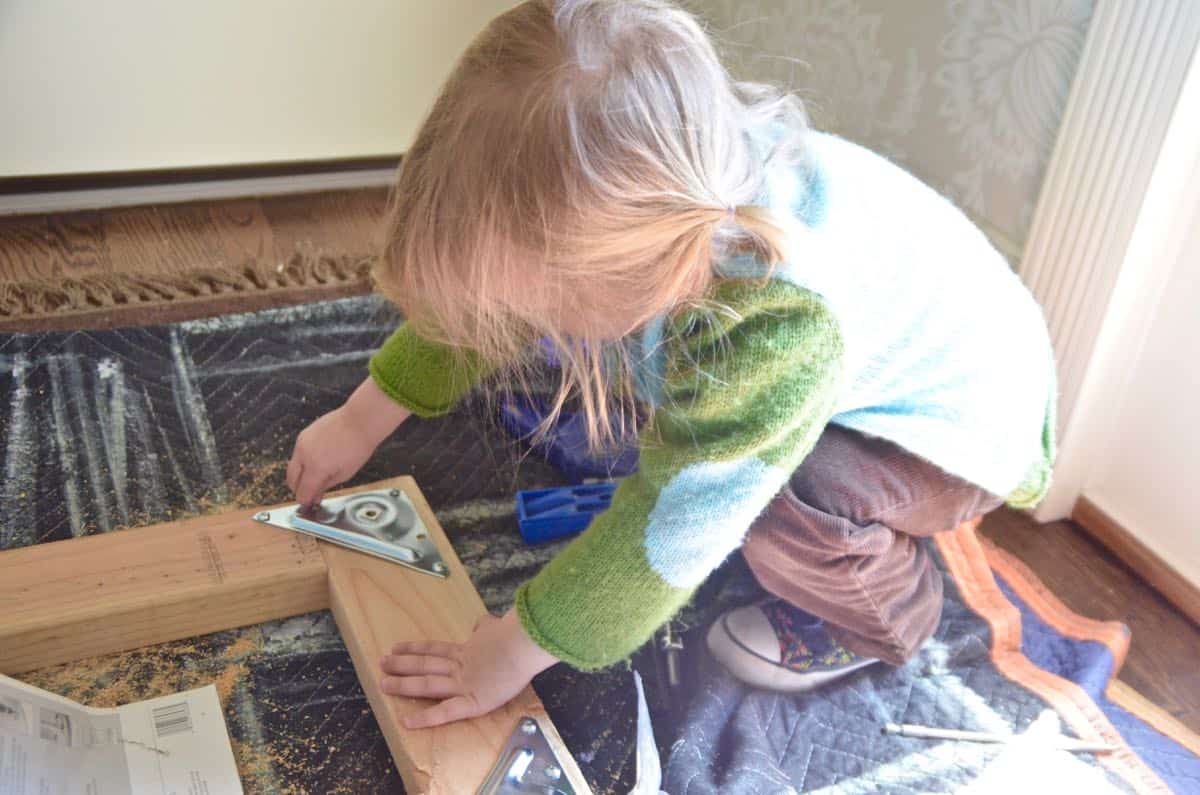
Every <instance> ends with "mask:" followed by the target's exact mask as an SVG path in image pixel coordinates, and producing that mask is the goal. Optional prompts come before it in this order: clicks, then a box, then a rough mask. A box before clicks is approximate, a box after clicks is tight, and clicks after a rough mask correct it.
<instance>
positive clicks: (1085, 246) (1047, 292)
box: [1019, 0, 1200, 521]
mask: <svg viewBox="0 0 1200 795" xmlns="http://www.w3.org/2000/svg"><path fill="white" fill-rule="evenodd" d="M1198 43H1200V2H1196V0H1153V2H1147V0H1098V2H1097V6H1096V11H1095V14H1094V16H1093V20H1092V24H1091V28H1090V29H1089V31H1088V36H1087V42H1086V44H1085V46H1084V51H1083V54H1082V57H1081V60H1080V65H1079V71H1078V73H1077V75H1076V78H1075V82H1074V84H1073V86H1072V90H1071V95H1070V98H1069V100H1068V103H1067V109H1066V112H1065V114H1064V116H1063V122H1062V127H1061V129H1060V132H1059V136H1058V140H1057V143H1056V145H1055V149H1054V153H1053V155H1052V157H1051V161H1050V164H1049V166H1048V168H1047V171H1046V178H1045V181H1044V183H1043V187H1042V192H1041V196H1040V198H1039V201H1038V207H1037V211H1036V213H1035V215H1034V219H1033V226H1032V228H1031V230H1030V235H1029V239H1028V241H1027V243H1026V247H1025V255H1024V257H1023V259H1022V262H1021V266H1020V269H1019V270H1020V274H1021V277H1022V278H1023V279H1024V281H1025V283H1026V284H1027V285H1029V287H1030V289H1031V290H1032V291H1033V293H1034V295H1035V296H1036V297H1037V298H1038V300H1039V301H1040V302H1041V304H1042V306H1043V308H1044V310H1045V313H1046V321H1047V324H1048V326H1049V328H1050V336H1051V340H1052V341H1053V343H1054V349H1055V352H1056V356H1057V359H1058V368H1059V387H1060V401H1059V438H1060V441H1061V443H1060V450H1059V458H1058V464H1057V466H1056V469H1055V481H1054V485H1053V486H1052V488H1051V491H1050V494H1049V495H1048V497H1047V499H1046V501H1045V502H1044V503H1043V505H1042V507H1041V508H1039V509H1038V511H1037V513H1036V516H1037V517H1038V518H1039V519H1041V520H1043V521H1048V520H1052V519H1059V518H1063V517H1065V516H1067V515H1069V514H1070V512H1071V509H1072V508H1073V507H1074V504H1075V501H1076V499H1077V498H1078V497H1079V495H1080V494H1081V492H1082V490H1083V488H1084V486H1085V485H1086V483H1087V478H1088V476H1089V473H1090V471H1091V464H1092V462H1094V461H1096V460H1098V458H1099V457H1100V456H1103V455H1106V454H1108V453H1109V450H1110V445H1111V435H1110V434H1109V433H1108V424H1106V419H1107V418H1109V417H1111V416H1113V414H1114V409H1115V407H1116V405H1117V403H1118V401H1119V400H1120V397H1121V395H1122V394H1123V392H1124V388H1125V384H1126V379H1125V373H1126V371H1127V368H1126V367H1124V366H1123V364H1124V363H1126V362H1129V361H1131V357H1132V356H1136V354H1137V353H1138V351H1139V350H1140V349H1141V345H1142V342H1143V340H1144V339H1145V334H1146V331H1147V330H1148V327H1149V324H1148V322H1147V321H1148V319H1149V318H1148V317H1146V314H1147V313H1140V314H1139V313H1137V312H1136V311H1135V310H1136V309H1137V308H1138V307H1141V306H1153V305H1154V304H1153V303H1148V302H1150V301H1152V300H1154V299H1155V298H1156V297H1157V296H1158V295H1159V294H1160V293H1161V290H1162V288H1163V284H1164V283H1165V281H1166V278H1167V275H1168V274H1169V272H1170V270H1171V268H1172V267H1173V266H1174V264H1175V261H1176V259H1177V258H1178V255H1179V251H1178V248H1179V246H1181V245H1182V240H1183V232H1184V231H1186V229H1187V228H1188V225H1189V224H1191V223H1194V218H1195V215H1194V214H1193V213H1194V212H1195V208H1194V207H1193V206H1191V204H1190V200H1191V199H1192V198H1194V196H1195V194H1196V193H1197V187H1196V186H1197V185H1198V184H1200V163H1198V162H1197V161H1196V159H1195V154H1196V150H1197V148H1198V145H1197V143H1196V142H1197V141H1200V130H1198V129H1197V128H1198V127H1200V121H1198V119H1200V64H1197V63H1194V61H1195V60H1196V59H1195V57H1194V56H1195V53H1196V51H1197V44H1198ZM1185 83H1186V84H1187V86H1186V91H1185ZM1189 136H1190V137H1189ZM1193 170H1194V173H1193Z"/></svg>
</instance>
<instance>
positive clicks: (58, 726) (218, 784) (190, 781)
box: [0, 675, 242, 795]
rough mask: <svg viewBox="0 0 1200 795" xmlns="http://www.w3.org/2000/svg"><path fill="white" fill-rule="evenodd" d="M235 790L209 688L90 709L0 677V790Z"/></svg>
mask: <svg viewBox="0 0 1200 795" xmlns="http://www.w3.org/2000/svg"><path fill="white" fill-rule="evenodd" d="M149 793H153V795H159V794H160V793H161V795H241V793H242V785H241V781H240V780H239V778H238V774H237V766H236V765H235V764H234V761H233V749H232V748H231V747H230V745H229V735H228V733H227V732H226V730H225V718H224V715H223V714H222V712H221V703H220V701H219V699H218V698H217V689H216V688H215V687H214V686H212V685H208V686H207V687H202V688H199V689H196V690H189V691H187V692H184V693H178V694H175V695H169V696H162V697H160V698H152V699H148V700H146V701H138V702H136V703H133V704H126V705H125V706H123V707H117V708H116V709H94V708H91V707H85V706H82V705H81V704H76V703H75V702H74V701H71V700H70V699H66V698H62V697H61V696H56V695H54V694H53V693H47V692H46V691H44V690H39V689H37V688H36V687H30V686H29V685H26V684H24V683H22V682H18V681H17V680H15V679H10V678H9V677H7V676H2V675H0V795H148V794H149Z"/></svg>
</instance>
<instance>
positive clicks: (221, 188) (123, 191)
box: [0, 168, 396, 215]
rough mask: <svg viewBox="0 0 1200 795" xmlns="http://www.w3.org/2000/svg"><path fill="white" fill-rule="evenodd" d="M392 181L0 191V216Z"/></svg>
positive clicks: (358, 176)
mask: <svg viewBox="0 0 1200 795" xmlns="http://www.w3.org/2000/svg"><path fill="white" fill-rule="evenodd" d="M395 179H396V171H395V169H391V168H379V169H357V170H353V171H333V172H328V173H322V174H296V175H289V176H280V177H250V178H247V179H218V180H206V181H199V182H177V183H169V184H163V185H132V186H129V187H120V188H99V189H93V190H67V191H52V192H46V193H18V194H9V195H2V194H0V215H28V214H32V213H61V212H68V211H71V210H96V209H101V208H105V207H132V206H134V205H139V204H176V203H179V202H190V201H202V200H206V199H233V198H239V197H243V196H278V195H283V194H288V193H316V192H318V191H327V190H349V189H353V188H378V187H387V186H390V185H391V184H392V183H393V182H394V181H395Z"/></svg>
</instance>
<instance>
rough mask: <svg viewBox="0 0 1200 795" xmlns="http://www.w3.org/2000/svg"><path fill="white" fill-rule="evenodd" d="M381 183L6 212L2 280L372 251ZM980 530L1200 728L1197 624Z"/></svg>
mask: <svg viewBox="0 0 1200 795" xmlns="http://www.w3.org/2000/svg"><path fill="white" fill-rule="evenodd" d="M385 203H386V191H384V190H382V189H373V190H359V191H338V192H330V193H320V194H308V195H295V196H277V197H263V198H250V199H238V200H229V201H212V202H197V203H192V204H180V205H166V206H161V207H134V208H118V209H112V210H101V211H86V212H77V213H69V214H62V215H39V216H17V217H0V281H12V280H26V279H41V278H50V279H54V278H60V277H62V276H78V275H83V274H86V273H96V272H114V271H120V272H133V273H147V272H154V271H158V272H162V271H172V270H184V269H188V268H194V267H196V266H197V264H198V263H207V264H210V265H211V264H216V263H218V262H226V263H234V264H237V263H240V262H242V261H244V260H246V259H250V258H254V259H277V260H283V259H286V258H287V257H289V256H290V255H291V254H292V253H293V252H294V251H295V250H296V248H297V246H306V245H311V246H313V247H315V248H317V249H319V250H322V251H324V252H326V253H330V254H346V255H360V254H366V253H369V252H371V251H373V250H374V246H375V237H374V236H375V234H376V230H377V227H378V220H379V218H380V217H381V215H382V213H383V210H384V206H385ZM983 532H984V534H985V535H986V536H987V537H989V538H991V539H992V540H993V541H995V542H996V543H997V544H998V545H1000V546H1001V547H1003V548H1005V549H1007V550H1009V551H1010V552H1012V553H1014V554H1015V555H1017V556H1018V557H1019V558H1021V559H1022V560H1023V561H1025V563H1026V564H1027V565H1028V566H1029V567H1030V568H1032V569H1033V570H1034V571H1035V572H1036V573H1037V575H1038V576H1039V577H1040V578H1041V579H1042V580H1043V582H1045V584H1046V585H1047V586H1048V587H1049V588H1050V589H1051V590H1052V591H1054V593H1055V594H1057V595H1058V596H1059V598H1060V599H1062V600H1063V601H1064V602H1065V603H1066V604H1067V605H1068V606H1070V607H1071V608H1072V609H1074V610H1075V611H1076V612H1078V613H1081V614H1082V615H1085V616H1089V617H1091V618H1099V619H1116V620H1120V621H1123V622H1125V623H1126V624H1127V625H1129V627H1130V629H1131V630H1132V632H1133V644H1132V647H1131V649H1130V653H1129V657H1128V660H1127V661H1126V663H1125V667H1124V669H1123V670H1122V672H1121V675H1120V678H1121V679H1122V680H1123V681H1124V682H1126V683H1127V684H1129V685H1130V686H1132V687H1133V688H1134V689H1136V690H1138V691H1139V692H1141V693H1142V694H1143V695H1145V696H1146V697H1147V698H1149V699H1150V700H1151V701H1153V702H1155V703H1156V704H1158V705H1159V706H1161V707H1163V708H1164V709H1165V710H1167V711H1168V712H1170V713H1171V714H1172V715H1174V716H1175V717H1176V718H1178V719H1179V720H1180V721H1182V722H1183V723H1184V724H1186V725H1187V726H1189V727H1191V728H1192V729H1193V730H1196V731H1200V627H1198V626H1197V625H1196V624H1194V623H1192V622H1191V621H1190V620H1189V619H1188V618H1186V617H1185V616H1184V615H1183V614H1182V613H1180V612H1179V611H1178V610H1176V609H1175V608H1173V607H1172V606H1171V605H1170V604H1169V603H1168V602H1167V601H1166V600H1165V599H1163V598H1162V597H1161V596H1159V595H1158V593H1157V592H1155V591H1154V590H1153V589H1152V588H1151V587H1150V586H1148V585H1147V584H1146V583H1145V582H1143V581H1142V580H1141V579H1140V578H1139V577H1138V576H1137V575H1136V574H1135V573H1133V572H1132V571H1131V570H1129V569H1128V568H1127V567H1126V566H1125V565H1123V564H1122V563H1121V562H1120V561H1119V560H1117V559H1116V558H1115V557H1114V556H1113V555H1111V554H1110V553H1109V552H1107V551H1106V550H1105V549H1104V548H1103V547H1100V546H1099V545H1098V544H1096V543H1095V542H1093V541H1092V540H1091V539H1090V538H1088V537H1087V536H1086V535H1085V534H1084V533H1083V531H1081V530H1080V529H1079V528H1077V527H1076V526H1075V525H1073V524H1072V523H1070V522H1054V523H1052V524H1048V525H1044V526H1043V525H1038V524H1037V523H1035V522H1034V521H1033V520H1032V519H1030V518H1028V517H1027V516H1025V515H1024V514H1021V513H1018V512H1015V511H1008V510H1002V511H998V512H996V513H994V514H992V515H991V516H989V517H988V518H987V520H986V521H985V522H984V524H983Z"/></svg>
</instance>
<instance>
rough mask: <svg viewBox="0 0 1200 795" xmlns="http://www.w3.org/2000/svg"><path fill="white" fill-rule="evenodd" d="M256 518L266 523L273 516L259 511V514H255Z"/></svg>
mask: <svg viewBox="0 0 1200 795" xmlns="http://www.w3.org/2000/svg"><path fill="white" fill-rule="evenodd" d="M254 518H255V519H257V520H258V521H260V522H265V521H267V520H268V519H270V518H271V514H269V513H267V512H266V511H259V512H258V513H256V514H254Z"/></svg>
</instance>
